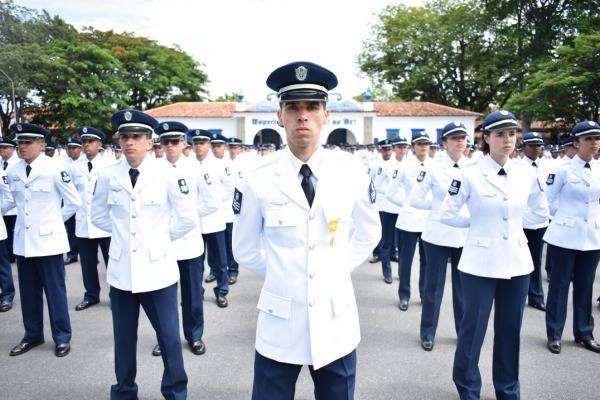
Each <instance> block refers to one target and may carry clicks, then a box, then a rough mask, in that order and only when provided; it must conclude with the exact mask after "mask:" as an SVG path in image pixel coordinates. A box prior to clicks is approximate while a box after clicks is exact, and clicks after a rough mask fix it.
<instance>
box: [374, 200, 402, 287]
mask: <svg viewBox="0 0 600 400" xmlns="http://www.w3.org/2000/svg"><path fill="white" fill-rule="evenodd" d="M379 218H380V219H381V246H380V247H379V257H380V258H381V269H382V271H383V277H384V278H391V277H392V265H391V257H392V255H393V254H394V252H395V248H396V240H395V238H396V232H395V231H396V228H394V226H395V225H396V220H397V219H398V214H391V213H387V212H384V211H380V212H379Z"/></svg>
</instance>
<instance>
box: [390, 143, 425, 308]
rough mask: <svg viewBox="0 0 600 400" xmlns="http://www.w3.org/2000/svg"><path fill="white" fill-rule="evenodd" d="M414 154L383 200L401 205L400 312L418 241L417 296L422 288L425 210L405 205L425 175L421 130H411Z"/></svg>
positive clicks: (405, 303)
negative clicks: (422, 236) (417, 183)
mask: <svg viewBox="0 0 600 400" xmlns="http://www.w3.org/2000/svg"><path fill="white" fill-rule="evenodd" d="M411 143H412V146H413V153H414V155H415V156H414V157H413V158H411V159H410V160H406V161H404V163H406V164H405V166H404V167H403V168H400V169H398V175H397V176H396V179H393V180H392V181H391V182H390V184H389V186H388V190H387V193H386V199H387V200H388V201H390V202H391V203H393V204H396V205H398V206H401V207H402V209H401V210H400V211H399V212H398V219H397V221H396V228H397V229H398V236H399V240H398V241H399V243H400V245H399V246H400V247H399V248H398V271H399V273H398V274H399V275H400V284H399V287H398V296H399V297H400V303H399V305H398V307H399V308H400V310H402V311H406V310H408V301H409V299H410V272H411V267H412V262H413V257H414V255H415V247H416V245H417V241H418V242H419V258H420V265H419V297H420V298H423V287H424V286H425V252H424V251H423V244H422V243H421V232H423V229H424V228H425V221H426V220H427V215H428V214H429V212H428V211H424V210H419V209H416V208H413V207H411V206H410V204H408V201H405V200H408V199H406V197H408V194H410V192H411V190H412V187H413V185H414V184H415V183H416V182H419V181H421V180H423V178H424V177H425V172H424V169H425V167H426V165H427V164H428V163H429V162H430V160H431V159H430V158H429V144H430V143H431V140H430V139H429V136H428V135H427V133H425V132H424V131H418V132H415V133H413V135H412V140H411Z"/></svg>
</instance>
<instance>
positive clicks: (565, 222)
mask: <svg viewBox="0 0 600 400" xmlns="http://www.w3.org/2000/svg"><path fill="white" fill-rule="evenodd" d="M552 222H554V223H555V224H556V225H559V226H568V227H570V228H572V227H574V226H575V220H574V219H573V218H565V217H559V216H557V217H554V219H553V220H552Z"/></svg>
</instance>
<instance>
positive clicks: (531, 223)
mask: <svg viewBox="0 0 600 400" xmlns="http://www.w3.org/2000/svg"><path fill="white" fill-rule="evenodd" d="M517 162H520V163H521V164H523V166H525V167H527V168H530V169H531V171H532V172H533V173H534V174H535V176H536V178H537V180H538V182H539V183H540V184H539V185H538V186H537V187H534V188H532V190H536V191H542V188H543V187H544V186H545V182H546V179H547V177H548V174H549V172H548V166H547V163H546V162H544V160H543V159H541V158H538V159H537V160H535V161H533V160H532V159H531V158H529V157H527V156H524V157H523V158H521V159H520V160H518V161H517ZM534 162H535V165H536V166H534V165H533V163H534ZM548 223H549V219H548V216H541V215H538V214H536V213H535V212H534V211H533V210H530V209H529V208H527V210H525V213H524V214H523V228H525V229H541V228H545V227H547V226H548Z"/></svg>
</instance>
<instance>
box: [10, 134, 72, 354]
mask: <svg viewBox="0 0 600 400" xmlns="http://www.w3.org/2000/svg"><path fill="white" fill-rule="evenodd" d="M11 131H12V132H14V133H15V134H16V135H17V136H16V138H17V142H18V143H19V153H20V155H21V158H22V159H21V161H19V162H18V163H17V164H15V165H13V166H12V167H10V168H9V169H8V171H7V174H8V182H9V185H10V190H11V192H12V193H13V196H14V199H15V202H16V204H17V215H18V218H17V224H16V225H15V240H14V252H15V255H16V256H17V269H18V271H19V293H20V295H21V311H22V313H23V325H24V326H25V336H24V337H23V339H22V340H21V343H19V344H18V345H17V346H15V347H14V348H13V349H12V350H11V352H10V355H11V356H17V355H20V354H23V353H25V352H27V351H29V350H30V349H31V348H32V347H35V346H37V345H39V344H42V343H44V303H43V299H42V292H44V293H45V294H46V301H47V302H48V314H49V316H50V327H51V328H52V338H53V339H54V343H55V345H56V347H55V350H54V354H55V355H56V356H57V357H63V356H66V355H67V354H69V352H70V350H71V345H70V342H71V322H70V319H69V311H68V308H67V290H66V286H65V265H64V260H63V258H62V257H63V256H62V255H63V253H66V252H67V251H68V250H69V242H68V240H67V233H66V231H65V226H64V221H66V220H67V219H68V218H69V217H71V216H72V215H74V214H75V211H76V210H77V208H78V207H79V206H80V205H81V199H80V197H79V195H78V194H77V190H76V189H75V186H74V185H73V182H71V177H70V176H69V173H68V172H67V171H66V170H64V169H63V165H62V164H60V163H59V162H58V161H57V160H53V159H50V158H49V157H46V156H45V155H43V154H42V150H43V148H44V145H45V142H46V141H47V140H48V138H49V137H50V132H48V131H47V130H46V129H44V128H42V127H40V126H37V125H33V124H16V125H12V126H11ZM61 202H63V203H64V206H63V207H62V210H61Z"/></svg>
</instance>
